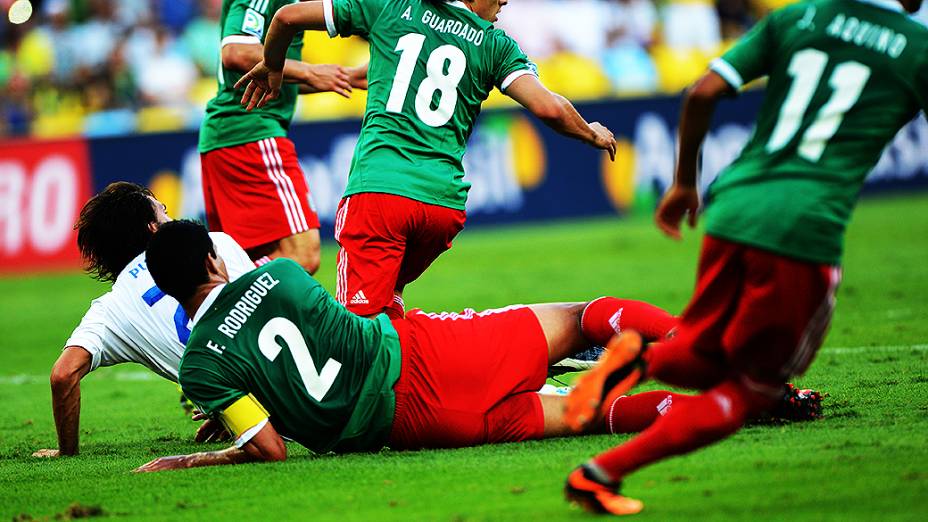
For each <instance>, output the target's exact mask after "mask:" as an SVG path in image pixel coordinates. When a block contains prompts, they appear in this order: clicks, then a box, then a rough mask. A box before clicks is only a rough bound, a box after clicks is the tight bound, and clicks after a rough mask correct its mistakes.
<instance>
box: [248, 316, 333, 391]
mask: <svg viewBox="0 0 928 522" xmlns="http://www.w3.org/2000/svg"><path fill="white" fill-rule="evenodd" d="M278 337H280V338H281V339H283V340H284V342H285V343H287V348H289V349H290V354H291V355H292V356H293V362H294V363H295V364H296V369H297V371H298V372H300V378H301V379H302V380H303V386H304V387H305V388H306V393H308V394H309V396H310V397H312V398H313V399H316V401H318V402H322V399H323V398H325V394H326V393H328V392H329V389H330V388H332V384H333V383H334V382H335V377H337V376H338V372H339V370H341V368H342V363H340V362H338V361H336V360H335V359H332V358H329V360H327V361H326V362H325V366H323V367H322V371H321V372H317V371H316V363H315V362H314V361H313V357H312V355H310V354H309V347H308V346H306V340H305V339H303V334H302V333H301V332H300V329H299V328H297V326H296V325H295V324H293V322H292V321H290V320H289V319H285V318H283V317H275V318H273V319H271V320H270V321H268V322H267V324H265V325H264V327H262V328H261V331H260V332H259V333H258V348H259V349H260V350H261V353H262V354H264V356H265V357H267V358H268V360H270V361H271V362H274V360H275V359H277V356H278V355H280V351H281V347H280V344H279V343H278V342H277V338H278Z"/></svg>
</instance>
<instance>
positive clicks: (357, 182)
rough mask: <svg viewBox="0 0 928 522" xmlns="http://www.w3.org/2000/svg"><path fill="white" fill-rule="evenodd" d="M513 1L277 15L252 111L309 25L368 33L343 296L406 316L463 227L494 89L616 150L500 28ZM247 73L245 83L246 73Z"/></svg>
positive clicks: (273, 95) (368, 308)
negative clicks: (477, 144)
mask: <svg viewBox="0 0 928 522" xmlns="http://www.w3.org/2000/svg"><path fill="white" fill-rule="evenodd" d="M506 3H507V1H506V0H464V1H444V0H409V1H405V2H397V1H394V0H324V1H314V2H297V3H294V4H291V5H288V6H285V7H282V8H281V9H280V10H279V11H277V12H276V13H275V14H274V19H273V21H272V22H271V24H270V26H269V28H268V34H267V37H266V39H265V47H264V61H262V62H261V63H259V64H257V65H256V66H255V67H254V68H253V69H252V70H251V72H249V73H248V74H246V75H245V76H243V77H242V79H241V80H239V82H238V84H237V85H236V87H242V86H245V85H247V88H246V90H245V93H244V96H243V97H242V104H243V105H247V108H248V109H249V110H251V109H254V108H256V107H257V108H261V107H263V106H265V105H267V104H274V103H277V100H278V98H279V97H280V95H281V90H280V89H281V85H282V83H281V82H282V78H283V77H284V72H285V63H286V62H285V60H284V59H285V56H286V52H287V46H288V45H289V42H290V41H291V40H292V39H293V36H294V35H295V34H297V33H299V32H300V31H303V30H315V31H327V32H328V34H329V36H331V37H335V36H337V35H340V36H344V37H347V36H351V35H357V36H361V37H362V38H364V39H366V40H368V41H369V42H370V66H369V69H368V71H367V79H368V83H369V85H368V96H367V108H366V111H365V114H364V123H363V125H362V128H361V136H360V139H359V141H358V145H357V147H356V148H355V153H354V158H353V160H352V163H351V172H350V173H349V176H348V186H347V187H346V188H345V193H344V197H343V199H342V201H341V203H340V205H339V208H338V213H337V216H336V226H335V230H336V232H335V239H336V241H338V243H339V245H340V246H341V249H340V250H339V253H338V284H337V288H336V292H335V297H336V299H337V300H338V301H339V302H340V303H342V304H343V305H345V306H346V307H347V308H348V309H349V310H351V311H352V312H354V313H356V314H358V315H364V316H373V315H376V314H379V313H381V312H384V311H385V312H386V313H388V314H390V316H391V317H393V318H399V317H402V316H403V313H404V312H403V310H404V303H403V290H404V288H405V287H406V285H408V284H410V283H412V282H413V281H415V280H416V279H417V278H418V277H419V276H420V275H421V274H422V273H423V272H425V270H426V269H427V268H428V267H429V266H430V265H431V264H432V262H434V261H435V260H436V259H437V258H438V257H439V256H440V255H441V254H442V253H443V252H445V251H446V250H448V249H449V248H451V244H452V241H453V240H454V238H455V237H456V236H457V234H458V233H459V232H460V231H461V230H462V229H463V228H464V223H465V220H466V213H465V203H466V200H467V192H468V190H469V189H470V183H468V182H467V181H466V180H465V179H464V166H463V163H462V158H463V156H464V151H465V148H466V146H467V138H468V137H469V136H470V134H471V131H472V130H473V128H474V124H475V122H476V119H477V115H478V114H479V113H480V108H481V104H482V103H483V101H484V100H486V99H487V97H488V96H489V94H490V92H491V91H492V90H493V89H499V90H500V91H501V92H503V93H504V94H506V95H507V96H509V97H510V98H512V99H514V100H515V101H517V102H518V103H520V104H521V105H523V106H524V107H526V108H527V109H528V110H529V112H531V113H532V114H534V115H535V116H537V117H538V118H539V119H541V120H542V121H543V122H544V123H546V124H547V125H549V126H550V127H551V128H553V129H554V130H555V131H557V132H559V133H561V134H563V135H565V136H568V137H571V138H574V139H578V140H581V141H583V142H584V143H586V144H588V145H590V146H591V147H593V148H595V149H600V150H603V151H606V152H607V153H608V154H609V155H610V156H611V157H612V158H614V157H615V146H616V145H615V138H614V136H613V135H612V132H610V131H609V129H607V128H605V127H604V126H602V125H601V124H599V123H595V122H594V123H587V122H586V120H584V119H583V117H581V116H580V114H579V113H577V110H576V109H575V108H574V107H573V105H571V103H570V102H569V101H568V100H566V99H565V98H564V97H562V96H559V95H557V94H554V93H552V92H551V91H549V90H548V89H546V88H545V86H544V85H542V83H541V82H540V81H539V79H538V76H537V71H536V67H535V64H533V63H532V62H531V61H530V60H529V59H528V57H527V56H526V55H525V54H524V53H523V52H522V50H521V49H520V48H519V45H518V44H517V43H516V42H515V40H513V39H512V38H511V37H510V36H508V35H507V34H506V33H505V32H503V31H501V30H499V29H497V28H495V27H493V25H492V22H494V21H495V20H496V18H497V15H498V14H499V12H500V9H501V8H502V6H504V5H505V4H506ZM249 82H250V83H249Z"/></svg>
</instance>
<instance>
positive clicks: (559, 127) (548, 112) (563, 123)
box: [506, 74, 616, 161]
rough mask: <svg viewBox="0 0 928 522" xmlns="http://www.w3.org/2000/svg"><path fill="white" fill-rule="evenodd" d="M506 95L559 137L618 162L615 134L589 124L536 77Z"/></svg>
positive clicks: (519, 83) (528, 76) (525, 79)
mask: <svg viewBox="0 0 928 522" xmlns="http://www.w3.org/2000/svg"><path fill="white" fill-rule="evenodd" d="M506 95H508V96H509V97H510V98H512V99H513V100H515V101H517V102H519V104H521V105H522V106H523V107H525V108H526V109H528V110H529V112H531V113H532V114H534V115H535V116H537V117H538V119H540V120H541V121H543V122H544V123H545V124H546V125H547V126H549V127H551V128H552V129H554V130H555V131H557V132H558V133H560V134H563V135H565V136H569V137H571V138H575V139H578V140H580V141H583V142H585V143H587V144H589V145H590V146H592V147H595V148H597V149H602V150H604V151H606V152H608V153H609V157H610V158H611V159H612V160H613V161H614V160H615V147H616V145H615V136H614V135H613V134H612V132H611V131H610V130H609V129H607V128H606V127H604V126H603V125H601V124H600V123H598V122H593V123H587V121H586V120H584V119H583V116H580V113H578V112H577V109H575V108H574V106H573V104H571V103H570V101H568V100H567V98H564V97H563V96H561V95H559V94H555V93H553V92H551V91H549V90H548V89H547V88H546V87H545V86H544V85H542V83H541V82H540V81H539V80H538V78H537V77H536V76H535V75H533V74H526V75H523V76H521V77H519V78H517V79H516V80H515V81H514V82H512V84H511V85H510V86H509V87H507V88H506Z"/></svg>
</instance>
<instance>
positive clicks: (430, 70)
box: [387, 33, 467, 127]
mask: <svg viewBox="0 0 928 522" xmlns="http://www.w3.org/2000/svg"><path fill="white" fill-rule="evenodd" d="M423 44H425V35H422V34H418V33H409V34H407V35H405V36H403V37H402V38H400V39H399V41H398V42H397V43H396V49H394V51H398V52H400V53H401V54H400V63H399V65H398V66H397V68H396V75H395V76H394V78H393V87H392V88H391V89H390V97H389V98H388V99H387V112H402V111H403V105H404V104H405V103H406V95H407V93H408V92H409V82H410V80H412V73H413V71H414V70H415V68H416V61H417V60H418V59H419V54H420V53H421V52H422V45H423ZM445 62H448V72H447V73H445ZM466 69H467V57H466V56H464V51H462V50H460V49H458V48H457V47H455V46H453V45H450V44H446V45H442V46H441V47H439V48H438V49H435V50H434V51H432V53H431V54H429V59H428V61H427V62H426V65H425V71H426V74H427V76H426V78H425V79H424V80H422V83H421V84H419V89H418V90H417V91H416V102H415V107H416V116H418V117H419V119H420V120H422V123H424V124H426V125H428V126H429V127H441V126H442V125H444V124H446V123H448V122H449V121H450V120H451V116H453V115H454V107H455V105H457V103H458V84H459V83H461V78H463V77H464V71H465V70H466ZM435 91H439V92H440V93H441V94H440V95H439V97H438V107H436V108H435V109H432V97H433V96H434V95H435Z"/></svg>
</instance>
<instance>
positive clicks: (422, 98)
mask: <svg viewBox="0 0 928 522" xmlns="http://www.w3.org/2000/svg"><path fill="white" fill-rule="evenodd" d="M323 7H324V11H325V20H326V26H327V29H328V32H329V36H332V37H334V36H336V35H341V36H350V35H358V36H361V37H363V38H364V39H366V40H368V41H369V42H370V67H369V69H368V73H367V78H368V82H369V83H368V95H367V110H366V112H365V115H364V123H363V125H362V128H361V136H360V139H359V141H358V145H357V147H356V148H355V154H354V159H353V160H352V163H351V173H350V174H349V177H348V187H347V188H346V190H345V195H346V196H350V195H352V194H357V193H360V192H381V193H387V194H395V195H399V196H405V197H408V198H411V199H415V200H417V201H421V202H424V203H429V204H433V205H441V206H444V207H450V208H455V209H459V210H463V209H464V203H465V201H466V199H467V190H468V189H469V188H470V183H467V182H465V181H464V167H463V166H462V164H461V160H462V158H463V157H464V149H465V146H466V142H467V138H468V136H470V133H471V130H473V128H474V121H475V120H476V118H477V115H478V114H479V113H480V104H481V103H483V101H484V100H486V99H487V96H489V94H490V91H491V90H492V89H493V88H494V87H497V88H499V89H500V90H502V91H505V90H506V88H507V87H508V86H509V84H511V83H512V82H513V81H514V80H515V79H516V78H518V77H519V76H521V75H523V74H536V69H535V65H534V64H532V63H531V62H530V61H529V60H528V58H527V57H526V56H525V54H523V53H522V50H521V49H520V48H519V46H518V44H516V42H515V40H513V39H512V38H510V37H509V36H507V35H506V33H504V32H503V31H500V30H499V29H496V28H494V27H493V25H492V24H490V23H489V22H487V21H485V20H483V19H481V18H480V17H478V16H477V15H475V14H474V13H472V12H471V11H470V10H469V9H467V7H466V6H465V5H464V4H463V3H461V2H444V1H441V0H407V1H401V0H323Z"/></svg>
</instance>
